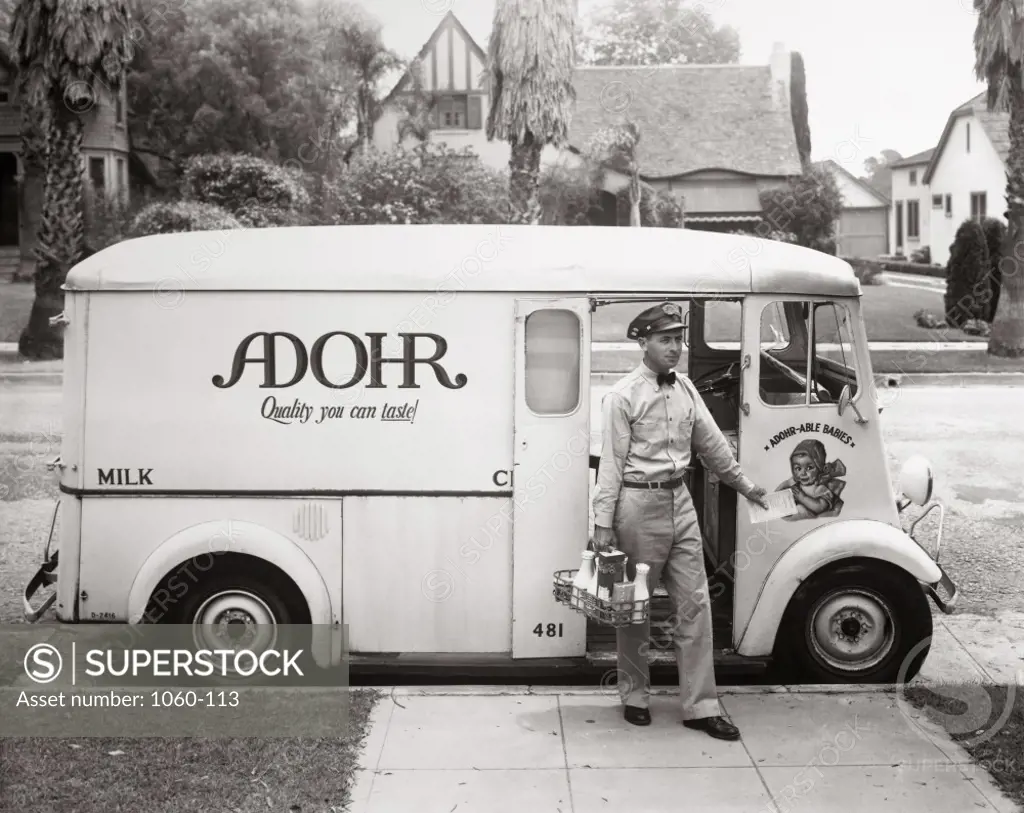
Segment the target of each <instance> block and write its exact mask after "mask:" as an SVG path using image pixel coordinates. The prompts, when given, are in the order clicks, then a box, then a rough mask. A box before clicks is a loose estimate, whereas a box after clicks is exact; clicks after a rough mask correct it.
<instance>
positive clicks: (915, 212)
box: [907, 200, 921, 240]
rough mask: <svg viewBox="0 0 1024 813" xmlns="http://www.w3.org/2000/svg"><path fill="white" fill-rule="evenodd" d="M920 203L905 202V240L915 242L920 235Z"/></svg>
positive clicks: (915, 201) (913, 201) (914, 201)
mask: <svg viewBox="0 0 1024 813" xmlns="http://www.w3.org/2000/svg"><path fill="white" fill-rule="evenodd" d="M920 206H921V202H920V201H917V200H908V201H907V239H908V240H916V239H918V238H919V237H920V236H921V235H920V232H919V231H918V228H919V224H920V219H919V218H920V212H919V209H920Z"/></svg>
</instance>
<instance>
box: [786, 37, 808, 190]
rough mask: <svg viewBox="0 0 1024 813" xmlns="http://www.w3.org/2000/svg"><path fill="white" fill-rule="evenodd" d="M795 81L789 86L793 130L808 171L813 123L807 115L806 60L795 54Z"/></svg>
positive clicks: (792, 58)
mask: <svg viewBox="0 0 1024 813" xmlns="http://www.w3.org/2000/svg"><path fill="white" fill-rule="evenodd" d="M790 66H791V72H792V76H793V81H792V83H791V84H790V86H789V95H790V109H791V110H792V111H793V130H794V131H795V132H796V146H797V149H798V150H799V151H800V164H801V166H803V168H804V169H805V170H806V169H807V167H808V166H809V165H810V162H811V123H810V119H809V118H808V114H807V74H806V72H805V71H804V58H803V57H802V56H801V55H800V54H799V53H797V52H796V51H794V52H793V54H792V57H791V62H790Z"/></svg>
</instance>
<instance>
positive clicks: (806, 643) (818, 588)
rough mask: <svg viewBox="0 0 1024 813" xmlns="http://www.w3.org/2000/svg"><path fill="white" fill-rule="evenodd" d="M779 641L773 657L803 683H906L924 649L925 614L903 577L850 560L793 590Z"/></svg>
mask: <svg viewBox="0 0 1024 813" xmlns="http://www.w3.org/2000/svg"><path fill="white" fill-rule="evenodd" d="M779 636H780V641H779V643H780V647H779V650H781V652H780V654H784V657H785V660H788V661H789V664H788V665H789V666H790V667H791V668H794V671H795V672H796V675H797V677H798V679H800V680H801V681H803V682H810V683H896V682H898V681H910V680H911V679H912V678H913V677H914V676H915V675H917V673H918V672H919V671H920V669H921V666H922V665H923V663H924V660H925V658H926V657H927V655H928V650H929V649H930V647H931V637H932V614H931V608H930V607H929V606H928V599H927V597H926V596H925V594H924V591H923V590H922V589H921V586H920V584H919V583H918V582H917V580H916V579H914V578H913V577H912V576H910V575H909V574H908V573H906V572H904V571H903V570H901V569H900V568H897V567H895V566H894V565H890V564H888V563H886V562H881V561H878V560H870V559H858V560H851V561H848V562H844V563H842V564H839V565H836V566H833V567H830V568H828V569H827V570H824V571H822V572H820V573H817V574H815V575H814V576H812V577H811V578H809V579H808V580H807V581H805V582H804V583H803V584H801V585H800V587H799V588H798V589H797V591H796V593H794V595H793V599H792V601H791V602H790V605H789V607H788V609H787V611H786V615H785V617H784V619H783V623H782V625H781V626H780V629H779ZM777 651H778V650H777Z"/></svg>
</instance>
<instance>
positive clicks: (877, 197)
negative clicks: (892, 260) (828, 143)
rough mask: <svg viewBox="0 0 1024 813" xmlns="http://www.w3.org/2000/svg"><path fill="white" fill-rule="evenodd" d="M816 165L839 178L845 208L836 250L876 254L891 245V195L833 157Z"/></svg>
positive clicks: (842, 254)
mask: <svg viewBox="0 0 1024 813" xmlns="http://www.w3.org/2000/svg"><path fill="white" fill-rule="evenodd" d="M816 166H818V167H821V168H823V169H826V170H828V171H829V172H830V173H831V174H832V177H833V178H835V179H836V185H837V186H838V187H839V192H840V194H841V195H842V197H843V208H842V212H841V213H840V215H839V220H838V221H837V223H836V229H835V234H836V254H838V255H839V256H840V257H864V258H871V259H873V258H875V257H878V256H879V255H880V254H885V253H886V251H887V250H888V246H889V199H888V198H887V197H886V196H885V195H883V194H882V193H880V192H878V191H877V190H875V189H872V188H871V187H870V186H869V185H868V184H867V183H865V182H864V181H862V180H861V179H860V178H858V177H856V176H855V175H853V174H852V173H851V172H849V171H848V170H847V169H846V168H845V167H844V166H843V165H842V164H839V163H838V162H836V161H833V160H832V159H831V158H830V159H828V160H826V161H822V162H820V163H818V164H816Z"/></svg>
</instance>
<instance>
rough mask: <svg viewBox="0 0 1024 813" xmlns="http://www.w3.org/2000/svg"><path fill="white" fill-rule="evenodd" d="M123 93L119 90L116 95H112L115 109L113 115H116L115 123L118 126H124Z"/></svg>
mask: <svg viewBox="0 0 1024 813" xmlns="http://www.w3.org/2000/svg"><path fill="white" fill-rule="evenodd" d="M123 94H124V91H123V90H120V91H118V93H117V95H116V96H115V97H114V111H115V115H116V116H117V123H118V124H119V125H120V126H122V127H123V126H124V98H123Z"/></svg>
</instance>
